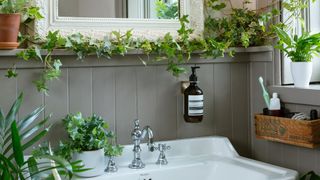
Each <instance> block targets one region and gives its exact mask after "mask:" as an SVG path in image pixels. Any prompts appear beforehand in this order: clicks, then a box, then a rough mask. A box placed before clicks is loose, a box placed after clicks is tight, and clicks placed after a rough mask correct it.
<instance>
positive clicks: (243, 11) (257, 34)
mask: <svg viewBox="0 0 320 180" xmlns="http://www.w3.org/2000/svg"><path fill="white" fill-rule="evenodd" d="M227 2H229V4H230V6H231V13H230V14H228V16H224V17H221V18H217V17H213V16H212V15H211V13H212V12H218V11H219V12H221V10H223V9H224V8H225V7H226V6H227V5H226V3H224V2H221V1H219V0H207V3H206V5H207V8H206V10H207V11H208V12H207V14H208V17H207V18H206V20H205V31H204V34H205V36H206V38H211V39H216V40H217V41H219V42H224V43H226V44H228V45H229V46H230V47H245V48H247V47H249V46H261V45H265V44H266V43H267V42H268V40H269V37H270V34H269V33H268V32H266V31H265V28H264V26H263V24H266V23H267V22H268V21H269V20H270V18H271V15H272V14H276V13H277V12H276V11H273V12H272V13H270V14H269V13H264V12H257V11H253V10H250V9H248V8H246V7H245V5H246V4H248V3H250V2H249V1H244V2H243V7H242V8H234V7H233V5H232V2H231V1H230V0H228V1H227ZM209 12H210V13H209Z"/></svg>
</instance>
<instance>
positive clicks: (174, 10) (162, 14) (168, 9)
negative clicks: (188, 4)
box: [155, 0, 179, 19]
mask: <svg viewBox="0 0 320 180" xmlns="http://www.w3.org/2000/svg"><path fill="white" fill-rule="evenodd" d="M155 4H156V12H157V17H158V18H159V19H178V18H179V5H178V2H173V3H169V2H167V3H166V2H164V1H163V0H157V1H156V2H155Z"/></svg>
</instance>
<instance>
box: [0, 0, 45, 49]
mask: <svg viewBox="0 0 320 180" xmlns="http://www.w3.org/2000/svg"><path fill="white" fill-rule="evenodd" d="M40 18H42V16H41V14H40V13H39V8H38V7H35V6H33V5H32V1H31V0H0V49H15V48H17V47H18V46H19V43H18V42H17V40H18V34H19V29H20V22H29V21H30V20H32V19H40Z"/></svg>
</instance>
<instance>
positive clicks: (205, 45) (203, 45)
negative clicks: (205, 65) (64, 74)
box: [8, 16, 228, 93]
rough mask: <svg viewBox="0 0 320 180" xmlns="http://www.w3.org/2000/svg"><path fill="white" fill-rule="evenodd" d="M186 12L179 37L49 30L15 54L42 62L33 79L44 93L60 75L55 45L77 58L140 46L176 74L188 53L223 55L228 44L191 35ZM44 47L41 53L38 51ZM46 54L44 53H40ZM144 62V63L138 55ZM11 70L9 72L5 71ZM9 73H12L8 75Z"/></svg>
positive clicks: (189, 54) (189, 56)
mask: <svg viewBox="0 0 320 180" xmlns="http://www.w3.org/2000/svg"><path fill="white" fill-rule="evenodd" d="M188 24H189V20H188V16H183V17H182V18H180V25H181V27H180V29H179V30H178V31H177V32H178V37H173V36H172V35H171V34H170V33H167V34H166V35H165V36H164V37H163V38H159V39H157V40H154V41H149V40H146V39H138V40H134V39H133V37H132V30H129V31H127V32H125V33H121V32H118V31H113V32H112V33H111V36H110V37H109V36H106V37H105V38H104V39H103V40H97V39H95V38H93V37H87V36H84V35H82V34H79V33H77V34H73V35H70V36H67V37H62V36H61V35H60V34H59V32H58V31H55V32H49V34H48V35H47V37H46V39H44V40H39V39H36V38H35V39H33V40H32V42H33V43H35V44H34V45H33V46H31V47H30V48H28V49H26V50H24V51H22V52H20V53H18V54H17V56H18V57H20V58H22V59H24V60H25V61H29V60H31V59H32V60H36V61H39V62H42V63H43V66H44V70H43V72H42V74H41V77H40V79H38V80H36V81H34V83H35V85H36V87H37V89H38V91H40V92H44V93H47V91H48V90H49V89H48V83H49V82H50V81H51V80H54V79H58V78H59V76H60V75H61V71H60V67H61V66H62V63H61V61H60V60H59V59H56V58H54V57H53V56H52V53H53V51H54V49H61V48H63V49H67V50H69V51H72V52H74V53H76V54H77V56H78V59H79V60H83V59H84V58H85V57H86V56H88V55H96V56H97V57H98V58H100V57H103V58H108V59H109V58H111V57H112V56H114V55H122V56H124V55H125V54H126V53H127V52H128V51H130V50H138V51H139V50H140V51H143V52H144V53H145V54H147V55H149V54H155V55H156V57H155V59H154V61H167V63H168V68H167V70H168V71H169V72H171V73H172V74H173V75H174V76H179V75H180V74H181V73H184V72H185V69H184V68H182V67H180V65H181V64H183V63H185V62H188V61H189V60H190V58H191V54H192V53H193V52H195V51H200V52H203V54H204V57H210V58H217V57H219V56H223V55H224V52H225V49H226V48H228V46H227V45H226V44H225V43H224V42H217V41H216V40H215V39H213V38H209V39H190V36H191V35H192V33H193V29H191V28H189V27H188ZM41 50H42V51H43V53H42V52H41ZM43 54H45V55H43ZM140 60H141V61H142V63H143V64H145V65H146V64H147V63H146V61H145V60H143V59H141V58H140ZM8 74H12V72H8ZM10 77H12V76H10Z"/></svg>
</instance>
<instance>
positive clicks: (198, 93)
mask: <svg viewBox="0 0 320 180" xmlns="http://www.w3.org/2000/svg"><path fill="white" fill-rule="evenodd" d="M199 68H200V67H198V66H194V67H191V70H192V74H191V76H190V78H189V81H190V85H189V87H188V88H187V89H185V91H184V120H185V121H186V122H189V123H199V122H201V121H202V119H203V91H202V90H201V89H200V88H199V87H198V77H197V74H196V70H197V69H199Z"/></svg>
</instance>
